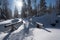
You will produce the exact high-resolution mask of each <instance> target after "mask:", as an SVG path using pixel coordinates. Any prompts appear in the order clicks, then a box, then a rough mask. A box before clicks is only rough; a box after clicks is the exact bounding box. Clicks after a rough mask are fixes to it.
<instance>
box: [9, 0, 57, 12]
mask: <svg viewBox="0 0 60 40" xmlns="http://www.w3.org/2000/svg"><path fill="white" fill-rule="evenodd" d="M16 1H17V0H9V3H10V8H11V9H12V11H13V10H14V5H15V2H16ZM37 1H38V2H39V0H37ZM55 1H56V0H46V3H47V4H46V5H47V6H49V4H50V3H51V4H52V5H55Z"/></svg>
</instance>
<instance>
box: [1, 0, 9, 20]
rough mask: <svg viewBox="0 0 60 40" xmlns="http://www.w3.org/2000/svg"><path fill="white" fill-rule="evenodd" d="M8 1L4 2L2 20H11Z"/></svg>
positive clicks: (4, 0)
mask: <svg viewBox="0 0 60 40" xmlns="http://www.w3.org/2000/svg"><path fill="white" fill-rule="evenodd" d="M8 5H9V3H8V0H2V12H1V13H2V14H1V15H2V18H3V19H9V12H8Z"/></svg>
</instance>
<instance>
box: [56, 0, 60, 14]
mask: <svg viewBox="0 0 60 40" xmlns="http://www.w3.org/2000/svg"><path fill="white" fill-rule="evenodd" d="M56 12H57V14H60V0H56Z"/></svg>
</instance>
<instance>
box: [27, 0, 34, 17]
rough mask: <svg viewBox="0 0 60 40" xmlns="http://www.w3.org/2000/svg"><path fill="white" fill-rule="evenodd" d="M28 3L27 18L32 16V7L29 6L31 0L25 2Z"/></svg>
mask: <svg viewBox="0 0 60 40" xmlns="http://www.w3.org/2000/svg"><path fill="white" fill-rule="evenodd" d="M27 3H28V7H27V11H28V16H29V17H30V16H33V15H32V6H31V0H27Z"/></svg>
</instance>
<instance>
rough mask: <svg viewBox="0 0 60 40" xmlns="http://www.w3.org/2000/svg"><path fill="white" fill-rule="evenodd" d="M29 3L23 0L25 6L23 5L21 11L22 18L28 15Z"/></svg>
mask: <svg viewBox="0 0 60 40" xmlns="http://www.w3.org/2000/svg"><path fill="white" fill-rule="evenodd" d="M26 12H27V5H26V1H25V0H23V7H22V12H21V18H26V17H27V13H26Z"/></svg>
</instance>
